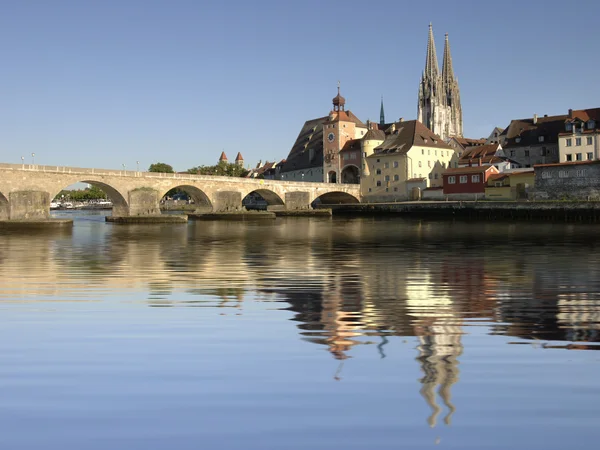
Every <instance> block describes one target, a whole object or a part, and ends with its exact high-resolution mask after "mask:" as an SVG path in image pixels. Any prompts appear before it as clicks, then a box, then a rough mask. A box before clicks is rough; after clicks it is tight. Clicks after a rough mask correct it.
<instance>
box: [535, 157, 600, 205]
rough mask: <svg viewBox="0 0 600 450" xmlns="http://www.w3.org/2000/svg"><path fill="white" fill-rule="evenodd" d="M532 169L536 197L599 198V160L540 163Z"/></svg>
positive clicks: (561, 198) (552, 198)
mask: <svg viewBox="0 0 600 450" xmlns="http://www.w3.org/2000/svg"><path fill="white" fill-rule="evenodd" d="M534 171H535V198H536V199H540V200H542V199H549V200H596V201H597V200H600V160H595V161H573V162H564V163H559V164H540V165H537V166H535V167H534Z"/></svg>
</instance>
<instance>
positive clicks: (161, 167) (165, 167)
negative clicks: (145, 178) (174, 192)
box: [148, 162, 175, 173]
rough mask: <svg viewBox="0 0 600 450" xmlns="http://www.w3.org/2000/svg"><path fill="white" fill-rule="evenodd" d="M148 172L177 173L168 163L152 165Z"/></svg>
mask: <svg viewBox="0 0 600 450" xmlns="http://www.w3.org/2000/svg"><path fill="white" fill-rule="evenodd" d="M148 172H161V173H174V172H175V171H174V170H173V166H171V165H169V164H167V163H162V162H159V163H154V164H150V167H149V168H148Z"/></svg>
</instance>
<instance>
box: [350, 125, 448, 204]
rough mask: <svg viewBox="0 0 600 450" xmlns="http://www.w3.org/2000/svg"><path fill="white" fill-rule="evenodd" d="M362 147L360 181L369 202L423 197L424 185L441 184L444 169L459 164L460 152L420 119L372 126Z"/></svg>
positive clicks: (426, 186) (365, 197) (362, 192)
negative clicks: (374, 128) (384, 126)
mask: <svg viewBox="0 0 600 450" xmlns="http://www.w3.org/2000/svg"><path fill="white" fill-rule="evenodd" d="M362 149H363V162H362V165H363V167H362V177H361V182H360V185H361V194H362V195H363V198H364V200H365V201H367V202H393V201H402V200H409V199H414V198H419V197H420V194H419V193H420V192H421V191H422V190H423V189H426V188H428V187H441V186H442V173H443V172H444V170H446V169H447V168H449V167H457V165H458V152H457V151H456V150H455V149H453V148H452V147H450V146H449V145H448V144H446V143H445V142H444V141H443V140H442V139H441V138H440V137H439V136H437V135H436V134H434V133H433V132H432V131H431V130H429V129H428V128H427V127H425V125H423V124H422V123H421V122H419V121H418V120H409V121H403V120H400V121H399V122H396V123H393V124H392V125H390V126H389V127H388V128H387V129H386V130H385V131H384V132H382V131H381V130H369V131H368V132H367V134H365V136H364V138H363V139H362Z"/></svg>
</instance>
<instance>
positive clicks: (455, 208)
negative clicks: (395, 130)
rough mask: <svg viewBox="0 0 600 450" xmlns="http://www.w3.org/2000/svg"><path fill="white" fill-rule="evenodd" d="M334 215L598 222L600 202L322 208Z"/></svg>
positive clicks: (483, 202)
mask: <svg viewBox="0 0 600 450" xmlns="http://www.w3.org/2000/svg"><path fill="white" fill-rule="evenodd" d="M323 206H324V207H327V208H330V209H331V210H332V212H333V215H334V216H335V215H365V216H377V215H397V216H405V217H411V218H439V219H444V218H446V219H475V220H551V221H567V222H578V221H586V222H600V201H590V202H587V201H581V202H574V201H570V202H564V201H536V202H532V201H524V202H493V201H479V202H475V201H472V202H466V201H454V202H451V201H448V202H445V201H444V202H433V201H427V202H402V203H360V204H351V205H323Z"/></svg>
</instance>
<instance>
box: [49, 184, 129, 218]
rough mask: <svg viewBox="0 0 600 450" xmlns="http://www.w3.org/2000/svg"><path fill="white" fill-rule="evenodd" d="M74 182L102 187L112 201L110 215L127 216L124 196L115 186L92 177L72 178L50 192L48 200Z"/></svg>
mask: <svg viewBox="0 0 600 450" xmlns="http://www.w3.org/2000/svg"><path fill="white" fill-rule="evenodd" d="M76 183H86V184H90V185H92V186H95V187H97V188H99V189H102V190H103V191H104V193H105V194H106V196H107V197H108V199H109V200H110V201H111V202H112V204H113V207H112V215H113V216H128V215H129V203H128V201H127V199H126V198H125V196H124V195H123V194H122V193H121V192H120V191H119V190H118V189H117V188H115V187H113V186H111V185H110V184H106V183H104V182H102V181H98V180H94V179H83V180H73V182H72V183H71V184H69V185H67V186H64V187H61V188H60V189H58V190H56V191H55V192H50V201H52V200H53V199H54V198H55V197H56V196H57V195H58V194H59V193H60V191H62V190H63V189H65V188H66V187H68V186H71V185H73V184H76Z"/></svg>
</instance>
